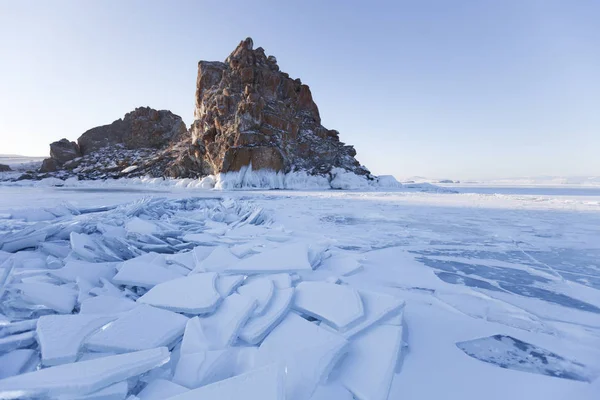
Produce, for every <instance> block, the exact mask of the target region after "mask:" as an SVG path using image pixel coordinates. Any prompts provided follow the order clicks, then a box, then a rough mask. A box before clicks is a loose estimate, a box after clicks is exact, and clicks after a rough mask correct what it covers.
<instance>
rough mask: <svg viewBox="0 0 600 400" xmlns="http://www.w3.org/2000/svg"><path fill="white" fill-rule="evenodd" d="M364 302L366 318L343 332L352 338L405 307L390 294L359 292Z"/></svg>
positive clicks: (345, 335)
mask: <svg viewBox="0 0 600 400" xmlns="http://www.w3.org/2000/svg"><path fill="white" fill-rule="evenodd" d="M359 293H360V298H361V299H362V302H363V309H364V314H365V316H364V318H363V319H362V320H360V321H359V322H358V323H357V324H355V325H353V326H352V327H351V328H349V329H348V330H346V331H344V332H342V335H344V337H346V338H351V337H352V336H354V335H356V334H357V333H359V332H361V331H363V330H365V329H366V328H368V327H370V326H371V325H373V324H375V323H377V322H378V321H381V320H383V319H384V318H387V317H390V316H392V315H395V314H396V313H398V312H399V311H400V310H401V309H402V308H403V307H404V301H403V300H401V299H398V298H397V297H394V296H390V295H388V294H383V293H378V292H372V291H367V290H359Z"/></svg>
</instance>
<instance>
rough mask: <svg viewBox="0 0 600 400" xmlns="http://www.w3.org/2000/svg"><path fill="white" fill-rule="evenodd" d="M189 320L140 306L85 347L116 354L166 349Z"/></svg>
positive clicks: (94, 337)
mask: <svg viewBox="0 0 600 400" xmlns="http://www.w3.org/2000/svg"><path fill="white" fill-rule="evenodd" d="M187 320H188V318H186V317H184V316H183V315H180V314H176V313H174V312H171V311H167V310H162V309H160V308H155V307H152V306H149V305H146V304H141V305H139V306H137V307H135V308H134V309H132V310H130V311H127V312H126V313H124V314H123V315H121V316H120V317H119V318H117V319H116V320H115V321H113V322H111V323H110V324H108V325H107V326H105V327H104V328H102V329H101V330H100V331H98V332H96V333H94V334H93V335H91V336H90V337H89V338H88V339H87V340H86V341H85V345H86V347H87V348H88V349H89V350H92V351H114V352H128V351H135V350H145V349H151V348H154V347H161V346H167V345H169V344H171V343H173V341H174V340H175V339H177V338H178V337H179V336H180V335H181V334H182V332H183V330H184V329H185V324H186V322H187Z"/></svg>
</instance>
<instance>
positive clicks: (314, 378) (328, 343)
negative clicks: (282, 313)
mask: <svg viewBox="0 0 600 400" xmlns="http://www.w3.org/2000/svg"><path fill="white" fill-rule="evenodd" d="M347 345H348V341H347V340H346V339H344V338H343V337H342V336H340V335H339V334H337V333H335V332H331V331H328V330H325V329H323V328H321V327H319V326H318V325H316V324H314V323H312V322H309V321H307V320H305V319H304V318H302V317H300V316H299V315H297V314H294V313H288V314H287V316H286V317H285V318H284V319H283V320H282V321H281V323H280V324H279V325H277V327H275V329H273V330H272V331H271V333H269V335H268V336H267V337H266V338H265V340H264V341H263V342H262V344H261V345H260V347H259V350H258V354H257V364H258V365H265V364H268V363H273V362H277V363H282V364H284V365H285V367H286V370H287V376H286V380H285V387H286V390H285V391H286V397H285V398H286V400H300V399H307V398H310V396H311V395H312V393H313V392H314V390H315V389H316V387H317V385H318V384H319V383H322V382H324V380H325V379H326V378H327V376H328V375H329V372H330V371H331V369H332V368H333V366H334V365H335V364H336V362H337V361H338V360H339V359H340V358H341V356H342V355H343V354H344V353H345V351H346V349H347Z"/></svg>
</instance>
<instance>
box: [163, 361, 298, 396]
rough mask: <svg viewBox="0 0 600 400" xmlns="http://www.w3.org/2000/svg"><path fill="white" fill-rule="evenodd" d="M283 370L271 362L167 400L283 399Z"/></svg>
mask: <svg viewBox="0 0 600 400" xmlns="http://www.w3.org/2000/svg"><path fill="white" fill-rule="evenodd" d="M283 382H284V371H283V368H282V367H281V366H280V365H277V364H272V365H267V366H265V367H263V368H258V369H255V370H252V371H249V372H247V373H245V374H241V375H237V376H234V377H232V378H229V379H224V380H222V381H218V382H215V383H211V384H210V385H206V386H202V387H200V388H198V389H194V390H190V391H189V392H186V393H183V394H180V395H177V396H174V397H170V398H169V399H168V400H197V399H215V400H216V399H219V400H239V399H260V400H283V399H284V398H285V399H287V398H286V397H284V386H283Z"/></svg>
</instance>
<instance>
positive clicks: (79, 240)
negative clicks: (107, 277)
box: [70, 232, 121, 262]
mask: <svg viewBox="0 0 600 400" xmlns="http://www.w3.org/2000/svg"><path fill="white" fill-rule="evenodd" d="M70 239H71V249H72V250H73V253H75V254H76V255H77V256H78V257H80V258H81V259H82V260H85V261H90V262H102V261H121V259H119V257H117V256H116V255H115V254H113V253H112V252H111V251H110V250H109V249H108V248H106V247H104V246H103V245H102V244H100V242H97V241H96V240H95V239H94V238H92V237H91V236H89V235H86V234H84V233H77V232H71V234H70Z"/></svg>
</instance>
